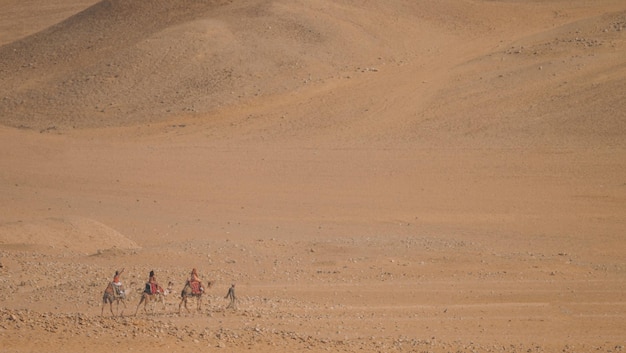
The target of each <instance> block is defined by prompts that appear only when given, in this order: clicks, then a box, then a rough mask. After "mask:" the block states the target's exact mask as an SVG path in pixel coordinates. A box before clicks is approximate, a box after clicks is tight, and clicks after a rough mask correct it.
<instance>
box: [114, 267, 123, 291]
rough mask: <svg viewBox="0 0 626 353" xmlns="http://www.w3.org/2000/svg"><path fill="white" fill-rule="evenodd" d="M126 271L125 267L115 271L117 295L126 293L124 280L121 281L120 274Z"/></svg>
mask: <svg viewBox="0 0 626 353" xmlns="http://www.w3.org/2000/svg"><path fill="white" fill-rule="evenodd" d="M122 273H124V269H121V270H119V271H115V276H113V286H114V287H113V288H115V293H116V294H117V295H121V296H123V295H124V289H123V288H122V281H120V276H121V275H122Z"/></svg>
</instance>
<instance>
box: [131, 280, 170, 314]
mask: <svg viewBox="0 0 626 353" xmlns="http://www.w3.org/2000/svg"><path fill="white" fill-rule="evenodd" d="M172 286H173V283H172V282H169V284H168V287H167V289H166V290H164V289H163V287H161V286H160V285H158V284H157V285H156V288H157V290H156V292H154V293H149V292H148V291H147V290H144V291H143V292H142V293H141V299H140V300H139V304H137V309H136V310H135V315H137V312H138V311H139V307H140V306H141V304H142V303H143V311H144V312H145V313H146V314H147V313H148V309H147V308H146V307H147V306H148V303H154V304H153V306H152V313H153V314H154V311H155V309H156V305H157V303H159V302H160V303H162V304H163V310H165V308H166V306H165V297H166V296H167V294H168V293H170V292H171V291H172V288H171V287H172Z"/></svg>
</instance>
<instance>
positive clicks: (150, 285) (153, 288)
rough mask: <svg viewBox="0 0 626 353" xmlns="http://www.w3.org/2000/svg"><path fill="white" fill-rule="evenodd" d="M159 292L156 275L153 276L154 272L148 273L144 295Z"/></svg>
mask: <svg viewBox="0 0 626 353" xmlns="http://www.w3.org/2000/svg"><path fill="white" fill-rule="evenodd" d="M158 291H159V284H158V283H157V280H156V275H155V274H154V270H152V271H150V276H149V277H148V282H147V283H146V289H145V290H144V292H145V293H148V294H155V293H157V292H158Z"/></svg>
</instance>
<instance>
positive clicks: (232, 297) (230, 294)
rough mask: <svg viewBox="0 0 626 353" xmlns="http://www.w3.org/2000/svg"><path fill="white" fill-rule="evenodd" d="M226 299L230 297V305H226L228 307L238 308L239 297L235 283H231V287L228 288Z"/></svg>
mask: <svg viewBox="0 0 626 353" xmlns="http://www.w3.org/2000/svg"><path fill="white" fill-rule="evenodd" d="M224 299H230V303H228V306H227V307H226V309H230V308H233V309H237V303H236V302H237V297H236V296H235V284H234V283H233V284H231V285H230V288H228V293H226V296H225V297H224Z"/></svg>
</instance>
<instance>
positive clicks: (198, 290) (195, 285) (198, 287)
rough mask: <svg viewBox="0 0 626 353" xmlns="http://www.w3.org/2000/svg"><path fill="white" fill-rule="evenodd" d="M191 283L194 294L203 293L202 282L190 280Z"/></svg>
mask: <svg viewBox="0 0 626 353" xmlns="http://www.w3.org/2000/svg"><path fill="white" fill-rule="evenodd" d="M189 285H190V286H191V293H193V294H200V293H202V285H201V284H200V282H189Z"/></svg>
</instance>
